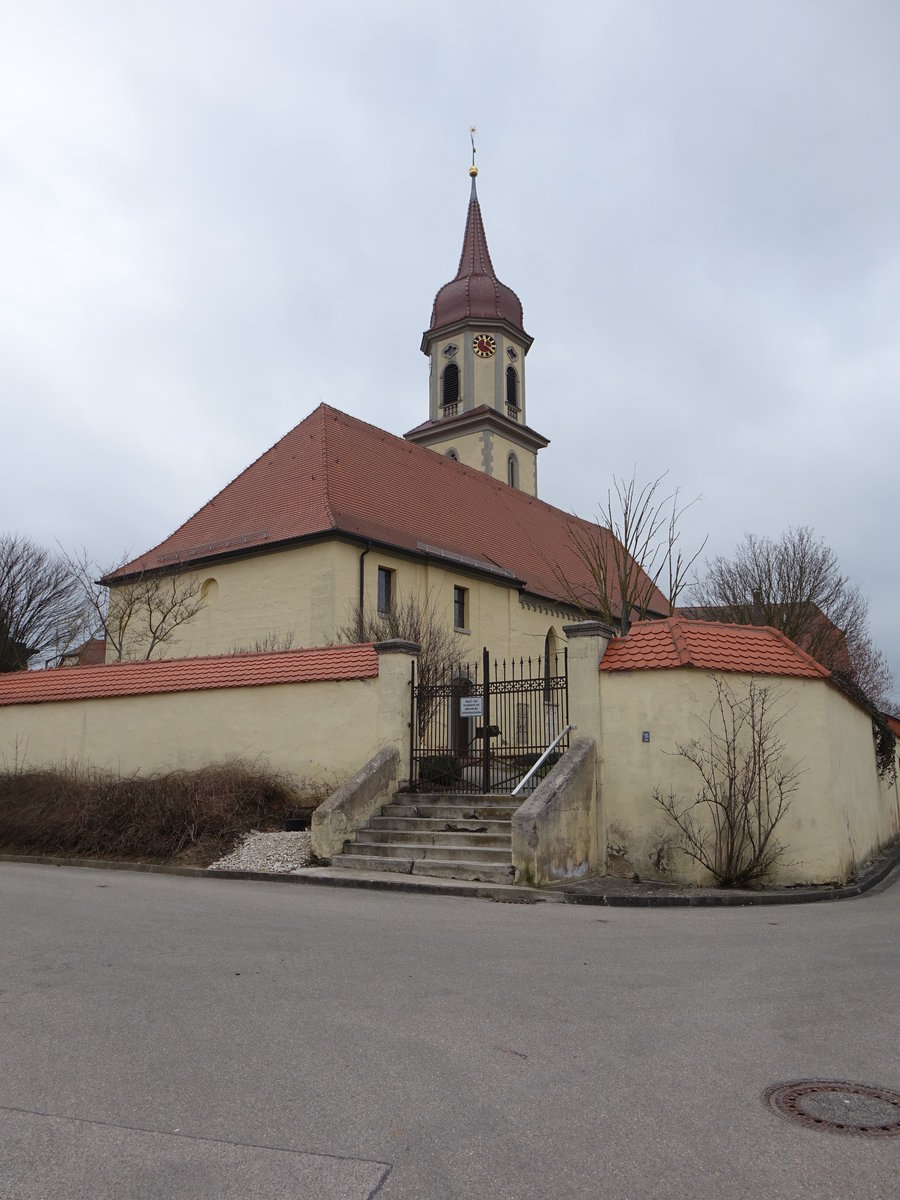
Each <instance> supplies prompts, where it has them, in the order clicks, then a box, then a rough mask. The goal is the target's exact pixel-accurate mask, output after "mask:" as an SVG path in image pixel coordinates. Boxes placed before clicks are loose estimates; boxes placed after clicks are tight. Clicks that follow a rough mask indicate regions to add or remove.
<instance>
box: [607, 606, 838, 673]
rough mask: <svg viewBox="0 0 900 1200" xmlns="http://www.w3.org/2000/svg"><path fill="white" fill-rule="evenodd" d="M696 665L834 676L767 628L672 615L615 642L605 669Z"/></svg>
mask: <svg viewBox="0 0 900 1200" xmlns="http://www.w3.org/2000/svg"><path fill="white" fill-rule="evenodd" d="M676 667H693V668H696V669H697V670H701V671H740V672H742V673H745V674H748V675H796V676H800V677H801V678H806V679H830V677H831V672H830V671H826V669H825V668H824V667H823V666H821V665H820V664H819V663H817V662H816V660H815V659H814V658H811V657H810V656H809V655H808V654H807V653H806V652H805V651H803V650H801V649H800V647H799V646H795V645H794V643H793V642H792V641H791V640H790V639H789V638H786V637H785V636H784V634H783V633H780V632H779V631H778V630H777V629H772V628H771V627H770V626H767V625H724V624H720V623H718V622H714V621H691V620H687V619H684V618H679V617H671V618H669V619H668V620H666V621H639V622H637V623H636V624H634V625H632V627H631V629H630V631H629V633H628V636H627V637H624V638H613V640H612V641H611V642H610V643H609V646H608V647H607V650H606V653H605V654H604V655H603V658H602V660H601V662H600V670H601V671H660V670H671V669H674V668H676Z"/></svg>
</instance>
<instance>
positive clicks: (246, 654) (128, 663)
mask: <svg viewBox="0 0 900 1200" xmlns="http://www.w3.org/2000/svg"><path fill="white" fill-rule="evenodd" d="M372 645H374V643H373V642H335V643H333V644H332V645H330V646H289V647H288V648H287V649H282V650H247V651H243V652H240V653H237V654H235V653H233V652H232V653H230V654H229V653H223V654H188V655H185V656H184V657H181V656H179V657H178V658H130V659H123V660H122V661H121V662H107V663H86V664H81V665H79V666H77V667H49V668H47V670H50V671H65V672H66V674H67V675H71V674H72V672H73V671H82V672H83V671H107V670H109V669H110V668H112V667H117V668H118V669H120V670H138V669H140V670H144V669H146V668H148V667H149V668H150V669H155V668H158V669H160V670H161V669H162V668H164V667H172V666H176V665H177V666H178V667H180V666H181V665H182V664H185V665H187V664H189V663H209V662H215V661H218V660H221V661H225V660H228V661H231V660H233V659H239V660H240V661H241V662H244V661H246V660H248V659H261V658H277V657H279V656H287V655H292V654H332V653H335V652H337V653H345V652H347V651H349V650H358V649H359V647H360V646H372ZM44 674H45V672H43V671H42V672H37V671H35V672H29V676H32V675H33V676H37V675H40V676H41V677H43V675H44ZM13 675H16V676H19V675H20V672H18V671H15V672H13V671H10V672H8V673H7V674H5V675H0V683H3V682H5V681H6V680H8V679H11V678H12V677H13Z"/></svg>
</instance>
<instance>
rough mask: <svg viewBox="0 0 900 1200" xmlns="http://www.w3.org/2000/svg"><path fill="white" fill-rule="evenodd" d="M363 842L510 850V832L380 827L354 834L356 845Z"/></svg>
mask: <svg viewBox="0 0 900 1200" xmlns="http://www.w3.org/2000/svg"><path fill="white" fill-rule="evenodd" d="M363 842H366V843H374V842H378V843H380V844H382V845H392V846H396V845H407V844H410V845H414V846H480V847H481V848H483V849H491V848H498V849H504V848H505V849H506V850H509V848H510V842H511V838H510V832H509V829H507V831H506V834H505V835H504V834H502V833H488V832H486V831H485V832H477V833H473V832H469V831H466V832H463V831H453V830H447V829H437V830H428V829H383V828H381V826H377V827H376V828H374V829H373V828H372V827H371V826H370V827H369V828H366V829H360V830H358V831H357V834H356V844H357V845H361V844H362V843H363Z"/></svg>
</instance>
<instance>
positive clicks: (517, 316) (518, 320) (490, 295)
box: [426, 130, 531, 344]
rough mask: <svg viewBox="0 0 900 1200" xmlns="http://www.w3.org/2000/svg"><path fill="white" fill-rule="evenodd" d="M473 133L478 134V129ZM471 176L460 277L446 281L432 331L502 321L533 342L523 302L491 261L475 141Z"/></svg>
mask: <svg viewBox="0 0 900 1200" xmlns="http://www.w3.org/2000/svg"><path fill="white" fill-rule="evenodd" d="M472 132H473V133H474V130H473V131H472ZM469 175H470V176H471V177H472V190H471V192H470V194H469V211H468V214H467V217H466V231H465V234H464V235H463V247H462V254H461V255H460V258H459V269H458V270H457V272H456V276H455V277H454V278H453V279H452V280H451V281H450V282H449V283H445V284H444V286H443V287H442V288H441V289H440V291H439V292H438V294H437V295H436V296H435V298H434V305H433V307H432V310H431V324H430V326H429V328H428V333H430V332H431V331H432V330H435V329H439V328H442V327H443V326H445V325H452V324H454V323H455V322H457V321H465V320H469V319H474V320H483V319H487V320H494V321H496V320H501V321H506V322H508V323H509V324H510V325H512V326H513V327H514V328H515V329H517V330H518V331H520V332H521V333H522V334H523V335H524V337H525V338H526V339H527V340H528V343H529V344H530V343H531V339H530V338H528V335H527V334H526V333H525V330H524V327H523V315H522V301H521V300H520V299H519V297H518V296H517V295H516V293H515V292H514V291H513V290H512V288H510V287H507V286H506V284H505V283H501V282H500V280H499V279H498V278H497V275H496V273H495V271H494V264H493V263H492V262H491V255H490V251H489V250H488V244H487V237H486V236H485V232H484V222H483V221H482V218H481V205H480V204H479V203H478V191H477V189H476V187H475V179H476V176H477V175H478V168H477V167H476V166H475V147H474V142H473V146H472V165H471V167H469ZM426 336H427V334H426Z"/></svg>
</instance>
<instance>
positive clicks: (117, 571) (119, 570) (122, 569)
mask: <svg viewBox="0 0 900 1200" xmlns="http://www.w3.org/2000/svg"><path fill="white" fill-rule="evenodd" d="M328 407H329V406H328V405H327V404H325V403H324V402H320V403H319V404H318V405H317V406H316V407H315V408H314V409H313V410H312V412H311V413H309V414H307V416H305V417H304V418H303V420H302V421H298V422H297V424H296V425H292V426H291V428H290V429H288V430H286V431H285V432H284V433H283V434H282V435H281V437H280V438H278V440H277V441H276V442H273V444H272V445H271V446H267V447H266V448H265V450H262V451H260V453H259V454H257V456H256V458H254V459H253V461H252V462H250V463H248V464H247V465H246V467H244V468H243V470H241V471H238V473H237V475H233V476H232V477H231V479H229V480H228V482H227V483H225V484H223V485H222V487H220V488H219V490H218V491H217V492H216V494H215V495H214V496H211V497H210V498H209V500H207V501H206V503H205V504H201V505H200V507H199V508H197V509H195V510H194V512H192V513H191V515H190V516H189V517H187V518H186V519H185V520H184V521H182V522H181V524H180V525H176V527H175V528H174V529H173V530H172V532H171V533H169V534H167V535H166V536H165V537H164V538H161V539H160V541H158V542H157V543H156V545H154V546H151V547H150V548H149V549H148V550H144V551H143V553H141V554H136V555H135V556H134V557H133V558H129V559H128V561H127V562H124V563H122V565H121V566H119V567H113V569H112V570H111V571H108V572H107V573H106V574H105V575H104V576H103V579H109V578H112V577H113V576H118V577H120V578H127V577H128V575H129V574H138V573H140V574H142V573H143V572H144V571H148V570H152V569H153V568H152V567H147V566H144V567H141V568H140V571H139V572H130V571H128V570H127V569H126V568H128V567H130V566H131V564H132V563H135V562H138V560H140V559H148V558H150V556H151V555H152V554H153V553H154V552H155V551H156V550H158V549H159V548H160V546H164V545H165V544H166V542H168V541H171V539H172V538H173V537H175V536H176V535H177V534H179V533H180V532H181V530H182V529H184V528H185V526H186V525H189V524H190V523H191V521H193V520H194V519H195V518H196V517H199V515H200V514H201V513H202V512H204V511H205V510H206V509H208V508H211V507H212V506H213V504H214V502H215V500H216V499H217V497H218V496H220V495H221V494H222V492H224V491H225V490H226V489H227V488H229V487H231V485H232V484H233V483H236V482H237V481H238V480H239V479H241V478H242V477H243V476H244V475H246V474H247V473H248V472H249V471H252V470H253V468H254V467H255V466H256V465H257V463H260V462H262V460H263V459H264V458H265V457H266V455H267V454H273V453H274V452H275V451H276V450H277V449H278V447H279V446H280V445H281V443H282V442H283V441H285V439H286V438H289V437H290V436H291V434H292V433H294V432H295V431H296V430H298V429H299V428H300V426H301V425H305V424H306V423H307V421H311V420H312V419H313V418H314V417H315V416H316V415H317V414H318V413H319V412H321V410H322V409H325V408H328ZM101 582H102V581H101Z"/></svg>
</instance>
